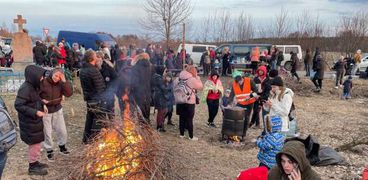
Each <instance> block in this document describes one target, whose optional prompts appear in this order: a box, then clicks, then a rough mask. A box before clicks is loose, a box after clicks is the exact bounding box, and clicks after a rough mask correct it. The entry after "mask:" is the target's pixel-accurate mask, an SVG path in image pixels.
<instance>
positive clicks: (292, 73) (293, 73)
mask: <svg viewBox="0 0 368 180" xmlns="http://www.w3.org/2000/svg"><path fill="white" fill-rule="evenodd" d="M291 76H292V77H293V78H294V76H295V77H296V79H297V80H298V81H299V80H300V78H299V76H298V73H296V70H295V71H291Z"/></svg>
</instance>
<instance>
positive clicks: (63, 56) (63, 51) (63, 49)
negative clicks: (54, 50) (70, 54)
mask: <svg viewBox="0 0 368 180" xmlns="http://www.w3.org/2000/svg"><path fill="white" fill-rule="evenodd" d="M58 46H59V50H60V55H61V57H62V58H61V59H58V65H60V66H61V65H62V64H66V60H65V59H66V51H65V48H64V44H63V43H61V42H60V43H59V44H58Z"/></svg>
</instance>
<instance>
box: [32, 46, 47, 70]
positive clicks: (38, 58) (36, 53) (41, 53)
mask: <svg viewBox="0 0 368 180" xmlns="http://www.w3.org/2000/svg"><path fill="white" fill-rule="evenodd" d="M32 51H33V60H34V62H35V63H36V64H37V65H39V66H43V65H45V63H46V58H45V56H46V52H47V49H45V48H44V46H43V45H42V43H41V42H40V41H36V46H35V47H33V50H32Z"/></svg>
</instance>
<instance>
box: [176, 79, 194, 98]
mask: <svg viewBox="0 0 368 180" xmlns="http://www.w3.org/2000/svg"><path fill="white" fill-rule="evenodd" d="M187 81H188V79H180V78H179V82H178V83H177V84H176V85H175V86H174V97H175V104H187V103H188V102H189V99H190V96H191V95H192V94H193V89H192V88H190V87H189V86H188V85H187Z"/></svg>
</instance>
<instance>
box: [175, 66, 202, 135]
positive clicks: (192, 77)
mask: <svg viewBox="0 0 368 180" xmlns="http://www.w3.org/2000/svg"><path fill="white" fill-rule="evenodd" d="M179 79H181V80H186V85H187V86H188V87H189V88H190V89H191V90H192V91H193V93H191V94H190V98H189V100H188V103H185V104H177V105H176V114H178V115H179V129H180V138H184V137H185V136H184V131H185V129H187V130H188V134H189V139H190V140H193V141H197V140H198V138H197V137H194V136H193V118H194V113H195V105H196V93H195V92H194V91H196V90H201V89H202V88H203V84H202V81H201V79H200V77H199V76H198V73H197V69H196V68H195V67H194V66H193V65H188V66H187V67H186V68H185V70H183V71H181V72H180V74H179V78H178V79H176V80H175V83H174V84H178V83H179Z"/></svg>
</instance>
